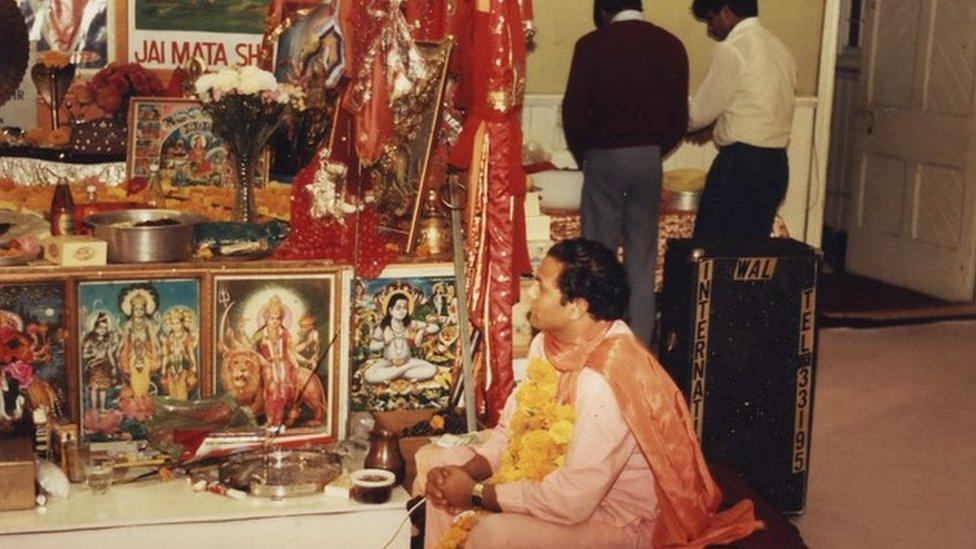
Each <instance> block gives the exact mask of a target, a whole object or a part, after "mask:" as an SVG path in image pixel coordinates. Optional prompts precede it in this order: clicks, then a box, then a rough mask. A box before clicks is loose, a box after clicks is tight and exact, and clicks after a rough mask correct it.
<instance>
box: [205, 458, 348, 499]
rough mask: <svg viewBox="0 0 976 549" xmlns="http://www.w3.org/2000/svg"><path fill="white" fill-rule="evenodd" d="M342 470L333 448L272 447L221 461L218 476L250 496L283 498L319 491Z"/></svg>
mask: <svg viewBox="0 0 976 549" xmlns="http://www.w3.org/2000/svg"><path fill="white" fill-rule="evenodd" d="M341 472H342V461H341V458H340V457H339V456H338V455H336V454H334V453H332V452H329V451H325V450H321V449H301V450H284V449H274V450H270V451H268V452H260V451H258V452H246V453H243V454H239V455H236V456H233V457H231V458H229V459H228V460H227V461H225V462H224V463H222V464H221V465H220V480H221V482H223V483H224V484H226V485H228V486H230V487H232V488H237V489H239V490H246V491H248V492H250V493H251V495H253V496H258V497H269V498H272V499H284V498H289V497H298V496H307V495H311V494H316V493H319V492H321V491H322V490H323V489H324V488H325V485H326V484H328V483H329V482H331V481H332V480H333V479H335V478H336V477H337V476H339V474H340V473H341Z"/></svg>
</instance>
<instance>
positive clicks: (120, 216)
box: [85, 210, 207, 263]
mask: <svg viewBox="0 0 976 549" xmlns="http://www.w3.org/2000/svg"><path fill="white" fill-rule="evenodd" d="M161 220H172V221H175V222H176V223H171V224H160V225H148V226H147V225H141V224H143V223H146V222H160V221H161ZM206 220H207V218H205V217H204V216H202V215H199V214H195V213H186V212H180V211H176V210H119V211H115V212H103V213H97V214H93V215H90V216H88V217H86V218H85V223H86V224H87V225H88V226H90V227H91V228H92V235H93V236H94V237H95V238H99V239H102V240H104V241H106V242H108V260H109V261H110V262H112V263H166V262H170V261H186V260H187V259H189V258H190V254H191V253H193V226H194V225H196V224H197V223H202V222H204V221H206Z"/></svg>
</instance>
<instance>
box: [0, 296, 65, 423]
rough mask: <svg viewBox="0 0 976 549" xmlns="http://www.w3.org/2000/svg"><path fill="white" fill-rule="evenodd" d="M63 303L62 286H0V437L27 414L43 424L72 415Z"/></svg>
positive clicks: (26, 419) (26, 420)
mask: <svg viewBox="0 0 976 549" xmlns="http://www.w3.org/2000/svg"><path fill="white" fill-rule="evenodd" d="M67 304H68V296H67V291H66V287H65V283H64V282H59V281H37V282H33V281H32V282H22V283H21V282H17V283H3V284H0V437H3V436H4V435H6V434H9V433H11V432H16V431H18V430H20V428H22V427H24V426H26V425H29V423H30V414H31V410H40V411H41V413H42V414H43V418H44V419H46V420H47V421H53V420H54V419H55V418H60V419H63V420H68V421H71V420H72V419H74V418H75V417H76V416H75V415H74V413H73V410H74V407H73V406H72V403H71V390H70V387H71V373H70V372H69V369H68V364H70V363H71V360H70V357H69V354H70V352H71V351H70V349H69V348H68V341H69V339H70V331H71V330H70V320H69V312H68V305H67ZM34 414H35V420H39V419H41V418H39V417H37V412H34Z"/></svg>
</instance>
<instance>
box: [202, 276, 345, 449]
mask: <svg viewBox="0 0 976 549" xmlns="http://www.w3.org/2000/svg"><path fill="white" fill-rule="evenodd" d="M345 276H347V275H346V271H344V270H342V269H336V268H332V269H331V270H329V268H326V269H325V270H324V271H323V269H322V268H321V267H320V268H318V269H317V270H316V271H315V272H307V271H306V272H303V271H301V270H300V269H298V270H296V269H290V270H287V271H285V272H278V273H274V274H269V273H268V270H267V269H265V270H263V271H261V272H237V273H230V274H226V275H217V276H214V277H213V286H212V296H211V299H212V307H213V309H212V312H213V316H212V318H213V343H214V344H213V365H214V388H215V392H216V394H217V396H223V395H230V396H231V397H233V398H234V400H236V401H237V403H238V404H239V405H241V406H246V407H248V408H249V409H250V410H251V412H252V413H253V414H254V417H255V418H256V419H257V420H258V422H259V423H261V424H263V425H266V426H278V425H284V426H287V427H311V428H315V429H320V430H322V431H324V432H326V433H330V434H332V435H335V436H338V435H339V434H340V426H341V425H342V423H343V421H344V418H345V414H341V415H342V417H340V410H341V406H340V400H342V401H343V403H342V404H343V405H344V401H345V395H344V394H343V393H344V391H341V387H342V382H341V380H342V377H343V376H342V375H341V373H342V372H341V371H342V369H343V367H344V365H345V364H347V362H348V361H347V360H346V359H345V355H344V349H346V348H347V345H348V343H347V342H348V328H347V327H346V325H347V321H346V320H345V319H347V318H348V315H347V314H343V310H345V309H346V308H347V307H348V300H343V294H344V293H345V292H344V288H345V286H346V283H345V282H344V280H345V278H344V277H345ZM344 304H345V306H344Z"/></svg>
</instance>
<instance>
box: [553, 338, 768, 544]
mask: <svg viewBox="0 0 976 549" xmlns="http://www.w3.org/2000/svg"><path fill="white" fill-rule="evenodd" d="M609 327H610V323H609V322H598V323H597V324H596V325H595V326H594V327H593V328H592V329H591V330H590V331H589V332H588V333H587V334H585V335H584V336H583V337H580V338H579V339H580V340H579V341H571V342H565V341H560V340H557V339H556V338H554V337H549V336H546V338H545V352H546V356H547V358H548V359H549V360H550V361H551V362H552V363H553V365H554V366H555V367H556V369H557V370H559V371H560V372H563V375H562V377H564V378H567V380H566V383H563V380H560V394H561V395H566V394H567V392H568V391H572V390H573V388H575V385H576V384H575V383H574V382H573V380H575V379H576V377H577V376H578V374H579V371H580V370H581V369H582V368H583V367H584V366H585V367H588V368H592V369H593V370H595V371H597V372H599V373H600V374H601V375H603V377H604V378H605V379H606V380H607V383H609V384H610V387H611V388H612V389H613V394H614V396H615V397H616V399H617V403H618V404H619V405H620V410H621V412H622V414H623V416H624V418H625V420H626V421H627V425H628V426H629V427H630V430H631V432H632V433H633V434H634V438H636V439H637V443H638V446H640V449H641V452H642V453H643V454H644V457H645V459H647V463H648V465H649V466H650V468H651V471H653V473H654V479H655V488H656V491H657V499H658V506H659V507H660V510H661V515H660V518H659V520H658V523H657V527H656V529H655V532H654V540H653V545H654V547H696V548H697V547H705V546H706V545H713V544H725V543H731V542H733V541H735V540H738V539H742V538H744V537H746V536H748V535H749V534H751V533H752V532H754V531H756V530H758V529H760V528H762V527H763V524H762V522H760V521H757V520H756V518H755V514H754V511H753V506H752V501H750V500H743V501H740V502H739V503H737V504H736V505H735V506H733V507H732V508H730V509H727V510H725V511H722V512H718V508H719V505H721V503H722V492H721V490H719V487H718V485H717V484H715V480H714V479H712V475H711V473H709V471H708V467H707V466H706V465H705V458H704V456H703V455H702V452H701V447H700V446H699V444H698V440H697V438H696V437H695V433H694V431H692V429H691V417H690V413H689V412H688V407H687V405H686V404H685V400H684V397H683V396H682V394H681V391H680V390H678V387H677V386H675V384H674V382H673V381H672V380H671V378H670V377H669V376H668V374H667V372H665V371H664V368H662V367H661V365H660V364H659V363H658V361H657V359H655V358H654V356H653V355H652V354H651V353H650V352H648V351H647V349H645V348H644V347H643V345H641V344H640V343H639V342H638V341H637V339H636V338H634V336H633V335H631V334H627V335H613V336H610V337H602V336H604V335H605V334H606V332H607V330H608V329H609ZM570 398H571V397H570Z"/></svg>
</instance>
